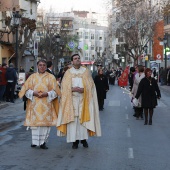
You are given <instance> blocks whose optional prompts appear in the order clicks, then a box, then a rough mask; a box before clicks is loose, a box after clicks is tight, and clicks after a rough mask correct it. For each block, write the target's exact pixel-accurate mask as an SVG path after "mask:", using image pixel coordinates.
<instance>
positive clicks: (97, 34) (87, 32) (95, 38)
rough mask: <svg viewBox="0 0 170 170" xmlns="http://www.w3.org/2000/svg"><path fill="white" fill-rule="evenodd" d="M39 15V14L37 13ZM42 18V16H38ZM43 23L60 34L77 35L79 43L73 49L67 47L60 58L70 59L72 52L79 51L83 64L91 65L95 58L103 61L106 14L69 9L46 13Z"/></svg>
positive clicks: (105, 38) (104, 54) (105, 45)
mask: <svg viewBox="0 0 170 170" xmlns="http://www.w3.org/2000/svg"><path fill="white" fill-rule="evenodd" d="M38 16H39V15H38ZM38 18H39V19H38V20H42V17H38ZM45 24H46V25H48V27H51V28H52V29H53V31H54V32H55V33H56V34H57V33H59V34H60V36H61V40H62V39H63V36H68V35H78V37H79V43H78V44H77V46H76V48H75V49H74V50H71V51H69V49H68V48H67V49H66V50H65V51H63V54H62V56H60V57H62V58H64V60H65V61H68V60H70V56H71V55H72V54H73V53H77V52H78V53H79V54H80V56H81V60H82V63H83V64H88V65H92V64H93V63H94V62H95V61H96V60H97V59H99V58H100V59H101V62H104V61H105V58H106V57H107V56H106V47H107V43H106V40H107V33H108V27H107V24H108V18H107V15H106V14H96V13H94V12H89V11H73V10H72V11H71V12H64V13H55V12H54V13H53V12H51V13H46V14H45Z"/></svg>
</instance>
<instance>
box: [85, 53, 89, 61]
mask: <svg viewBox="0 0 170 170" xmlns="http://www.w3.org/2000/svg"><path fill="white" fill-rule="evenodd" d="M85 60H86V61H87V60H89V54H88V53H85Z"/></svg>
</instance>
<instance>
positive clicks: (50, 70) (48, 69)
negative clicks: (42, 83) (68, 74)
mask: <svg viewBox="0 0 170 170" xmlns="http://www.w3.org/2000/svg"><path fill="white" fill-rule="evenodd" d="M52 70H53V63H52V61H47V70H46V71H47V72H48V73H50V74H53V75H54V73H53V71H52Z"/></svg>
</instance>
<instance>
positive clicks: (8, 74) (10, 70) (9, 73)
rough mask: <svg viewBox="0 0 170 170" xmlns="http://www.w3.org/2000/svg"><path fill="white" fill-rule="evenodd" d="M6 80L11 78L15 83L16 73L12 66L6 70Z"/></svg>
mask: <svg viewBox="0 0 170 170" xmlns="http://www.w3.org/2000/svg"><path fill="white" fill-rule="evenodd" d="M6 80H7V81H8V80H12V81H13V82H14V83H17V73H16V70H15V69H14V68H11V67H9V68H7V70H6Z"/></svg>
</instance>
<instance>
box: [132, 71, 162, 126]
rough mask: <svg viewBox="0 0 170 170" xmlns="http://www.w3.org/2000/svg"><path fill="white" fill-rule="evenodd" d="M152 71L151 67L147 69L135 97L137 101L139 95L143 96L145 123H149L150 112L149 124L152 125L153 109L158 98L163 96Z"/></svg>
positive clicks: (142, 104)
mask: <svg viewBox="0 0 170 170" xmlns="http://www.w3.org/2000/svg"><path fill="white" fill-rule="evenodd" d="M151 75H152V71H151V69H150V68H147V69H145V78H143V79H142V80H141V81H140V83H139V86H138V90H137V94H136V96H135V99H134V103H136V101H137V99H139V96H140V95H141V96H142V103H141V106H142V107H143V108H144V113H145V124H144V125H147V124H148V113H149V125H152V116H153V110H154V108H155V107H156V106H157V98H158V99H160V98H161V93H160V90H159V87H158V84H157V81H156V80H155V79H154V78H152V77H151Z"/></svg>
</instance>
